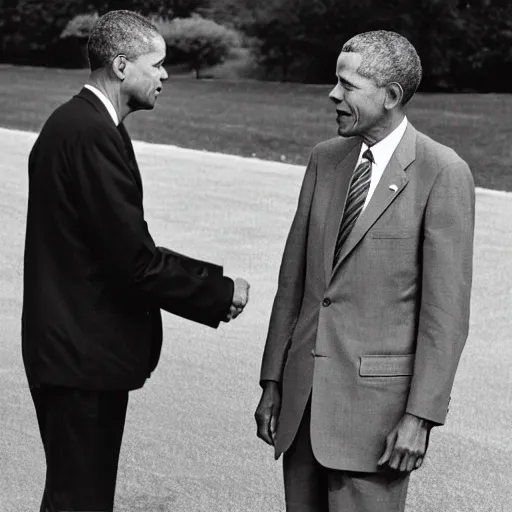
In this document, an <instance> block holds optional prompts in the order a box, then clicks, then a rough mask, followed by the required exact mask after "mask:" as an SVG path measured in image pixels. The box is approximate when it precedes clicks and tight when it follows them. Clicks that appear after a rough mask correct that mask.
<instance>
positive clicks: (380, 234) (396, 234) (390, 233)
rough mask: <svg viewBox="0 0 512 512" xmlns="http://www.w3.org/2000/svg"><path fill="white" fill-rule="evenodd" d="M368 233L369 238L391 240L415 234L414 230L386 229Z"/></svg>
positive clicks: (410, 236)
mask: <svg viewBox="0 0 512 512" xmlns="http://www.w3.org/2000/svg"><path fill="white" fill-rule="evenodd" d="M368 234H369V236H370V238H376V239H379V240H390V239H391V240H392V239H401V238H412V237H413V236H414V235H415V232H414V231H411V230H386V231H370V233H368Z"/></svg>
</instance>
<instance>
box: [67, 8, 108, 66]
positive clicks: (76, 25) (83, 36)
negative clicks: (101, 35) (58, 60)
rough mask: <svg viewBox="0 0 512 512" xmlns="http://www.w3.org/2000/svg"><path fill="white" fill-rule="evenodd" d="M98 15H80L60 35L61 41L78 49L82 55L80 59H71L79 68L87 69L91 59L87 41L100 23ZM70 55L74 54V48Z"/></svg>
mask: <svg viewBox="0 0 512 512" xmlns="http://www.w3.org/2000/svg"><path fill="white" fill-rule="evenodd" d="M98 18H99V16H98V13H96V12H95V13H91V14H78V15H77V16H75V17H74V18H72V19H71V20H69V21H68V24H67V25H66V27H65V28H64V30H63V31H62V33H61V34H60V38H61V40H65V41H66V43H68V42H69V43H70V44H71V46H72V47H74V48H76V49H77V51H76V52H75V53H78V54H79V55H80V59H79V60H78V61H77V60H76V59H70V60H71V61H73V60H74V61H75V63H76V64H77V65H78V67H87V66H88V64H89V59H88V57H87V41H88V39H89V35H90V34H91V31H92V29H93V27H94V25H95V24H96V22H97V21H98ZM68 50H71V51H68V53H73V48H71V49H69V48H68Z"/></svg>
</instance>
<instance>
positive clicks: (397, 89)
mask: <svg viewBox="0 0 512 512" xmlns="http://www.w3.org/2000/svg"><path fill="white" fill-rule="evenodd" d="M403 98H404V90H403V89H402V86H401V85H400V84H399V83H398V82H392V83H390V84H389V85H387V86H386V98H385V100H384V108H385V109H386V110H393V109H394V108H396V107H397V106H399V105H401V104H402V100H403Z"/></svg>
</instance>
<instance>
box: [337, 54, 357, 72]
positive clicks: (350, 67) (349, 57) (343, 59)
mask: <svg viewBox="0 0 512 512" xmlns="http://www.w3.org/2000/svg"><path fill="white" fill-rule="evenodd" d="M362 62H363V56H362V55H361V54H360V53H355V52H341V53H340V55H339V57H338V61H337V63H336V74H337V75H338V76H343V75H344V74H349V75H357V70H358V69H359V66H361V63H362Z"/></svg>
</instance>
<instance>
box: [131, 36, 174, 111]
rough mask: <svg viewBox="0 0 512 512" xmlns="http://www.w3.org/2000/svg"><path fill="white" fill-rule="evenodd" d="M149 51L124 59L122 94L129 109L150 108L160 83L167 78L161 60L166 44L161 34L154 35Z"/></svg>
mask: <svg viewBox="0 0 512 512" xmlns="http://www.w3.org/2000/svg"><path fill="white" fill-rule="evenodd" d="M149 49H150V51H148V52H145V53H143V54H141V55H139V56H138V57H136V58H134V59H131V60H126V64H125V69H124V80H123V82H122V89H121V91H122V94H123V95H124V96H126V97H127V103H128V105H129V107H130V110H131V111H135V110H151V109H152V108H154V106H155V103H156V99H157V97H158V96H159V94H160V92H161V91H162V83H163V82H164V81H165V80H167V78H169V76H168V74H167V72H166V71H165V68H164V67H163V62H164V60H165V52H166V46H165V41H164V40H163V38H162V37H161V36H155V37H154V38H153V40H152V44H151V45H150V46H149Z"/></svg>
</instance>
